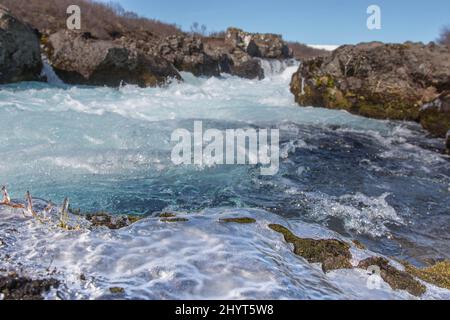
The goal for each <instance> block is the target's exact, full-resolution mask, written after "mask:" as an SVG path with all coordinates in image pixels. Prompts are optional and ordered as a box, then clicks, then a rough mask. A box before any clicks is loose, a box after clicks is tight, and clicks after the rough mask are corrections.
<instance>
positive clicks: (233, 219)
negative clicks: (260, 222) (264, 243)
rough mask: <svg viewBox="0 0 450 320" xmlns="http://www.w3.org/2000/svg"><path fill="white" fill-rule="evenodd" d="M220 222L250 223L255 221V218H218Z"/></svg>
mask: <svg viewBox="0 0 450 320" xmlns="http://www.w3.org/2000/svg"><path fill="white" fill-rule="evenodd" d="M219 222H221V223H240V224H251V223H256V220H255V219H253V218H245V217H244V218H223V219H220V220H219Z"/></svg>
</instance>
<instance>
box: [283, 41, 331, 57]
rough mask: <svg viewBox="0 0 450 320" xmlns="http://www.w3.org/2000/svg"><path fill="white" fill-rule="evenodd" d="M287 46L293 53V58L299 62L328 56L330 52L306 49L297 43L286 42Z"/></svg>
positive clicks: (306, 47)
mask: <svg viewBox="0 0 450 320" xmlns="http://www.w3.org/2000/svg"><path fill="white" fill-rule="evenodd" d="M288 45H289V48H290V49H291V50H292V51H293V53H294V57H295V58H296V59H299V60H306V59H310V58H315V57H318V56H326V55H329V54H330V52H329V51H327V50H322V49H316V48H312V47H308V46H307V45H305V44H303V43H299V42H288Z"/></svg>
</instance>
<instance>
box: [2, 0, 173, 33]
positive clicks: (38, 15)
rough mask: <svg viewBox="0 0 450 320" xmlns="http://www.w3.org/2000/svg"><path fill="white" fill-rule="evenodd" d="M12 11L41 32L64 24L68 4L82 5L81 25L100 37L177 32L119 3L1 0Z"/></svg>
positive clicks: (75, 0) (88, 0)
mask: <svg viewBox="0 0 450 320" xmlns="http://www.w3.org/2000/svg"><path fill="white" fill-rule="evenodd" d="M0 4H1V5H3V6H5V7H6V8H8V9H9V10H11V12H12V13H13V15H15V16H16V17H18V18H19V19H21V20H23V21H25V22H27V23H29V24H30V25H32V26H33V27H34V28H36V29H38V30H39V31H41V32H49V33H53V32H56V31H58V30H60V29H63V28H65V27H66V20H67V17H68V15H67V14H66V10H67V8H68V7H69V6H70V5H78V6H80V8H81V28H82V31H84V32H90V33H91V34H92V35H93V36H94V37H96V38H99V39H111V38H115V37H117V36H120V34H122V33H130V32H137V31H146V32H151V33H153V34H155V35H158V36H168V35H172V34H177V33H180V32H181V30H180V29H179V28H178V27H177V26H176V25H173V24H167V23H163V22H161V21H158V20H154V19H147V18H144V17H140V16H138V15H137V14H136V13H133V12H129V11H126V10H124V9H123V8H122V7H121V6H120V5H119V4H116V3H114V2H111V3H109V4H104V3H98V2H95V1H93V0H45V1H43V0H0Z"/></svg>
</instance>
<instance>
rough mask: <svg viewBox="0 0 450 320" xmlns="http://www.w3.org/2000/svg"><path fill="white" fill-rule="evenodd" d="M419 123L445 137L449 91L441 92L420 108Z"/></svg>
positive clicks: (448, 126)
mask: <svg viewBox="0 0 450 320" xmlns="http://www.w3.org/2000/svg"><path fill="white" fill-rule="evenodd" d="M420 123H421V124H422V126H423V127H424V128H425V129H426V130H428V131H429V132H431V133H432V134H433V135H435V136H437V137H442V138H445V137H446V134H447V133H448V131H449V130H450V91H445V92H443V93H442V94H441V95H440V96H439V97H437V98H436V99H435V100H433V101H432V102H430V103H427V104H425V105H424V106H423V107H422V108H421V109H420ZM447 148H448V146H447Z"/></svg>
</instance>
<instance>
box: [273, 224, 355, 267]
mask: <svg viewBox="0 0 450 320" xmlns="http://www.w3.org/2000/svg"><path fill="white" fill-rule="evenodd" d="M269 228H270V229H272V230H273V231H275V232H278V233H281V234H282V235H283V236H284V240H285V241H286V242H288V243H291V244H292V245H294V253H295V254H296V255H299V256H301V257H303V258H305V259H306V260H307V261H308V262H310V263H321V264H322V270H323V271H324V272H328V271H331V270H336V269H351V268H352V264H351V263H350V260H351V258H352V255H351V253H350V246H349V245H348V244H346V243H344V242H342V241H339V240H335V239H329V240H314V239H302V238H299V237H297V236H295V235H294V234H293V233H292V232H291V231H290V230H288V229H287V228H285V227H283V226H281V225H277V224H271V225H269Z"/></svg>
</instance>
